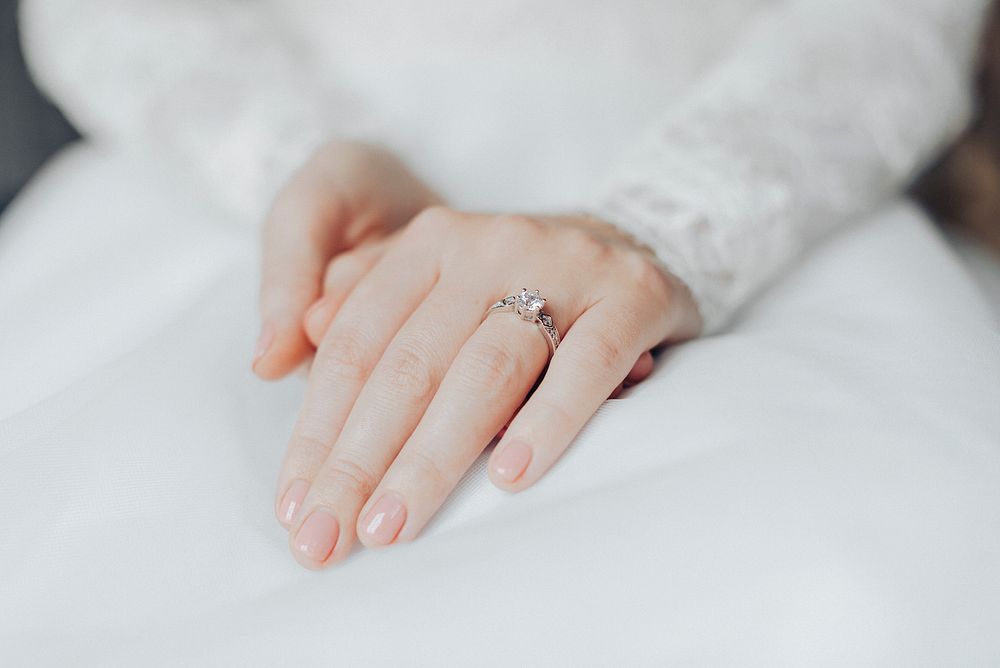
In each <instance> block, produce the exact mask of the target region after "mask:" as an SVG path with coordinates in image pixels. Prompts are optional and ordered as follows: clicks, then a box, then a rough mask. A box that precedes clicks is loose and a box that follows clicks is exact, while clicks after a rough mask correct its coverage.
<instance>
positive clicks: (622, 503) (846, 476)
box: [0, 0, 1000, 668]
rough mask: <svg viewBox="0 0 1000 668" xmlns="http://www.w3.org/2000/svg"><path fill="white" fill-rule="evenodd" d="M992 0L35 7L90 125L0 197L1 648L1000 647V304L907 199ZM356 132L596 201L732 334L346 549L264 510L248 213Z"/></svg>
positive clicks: (555, 203)
mask: <svg viewBox="0 0 1000 668" xmlns="http://www.w3.org/2000/svg"><path fill="white" fill-rule="evenodd" d="M982 5H983V3H981V2H964V1H962V0H906V1H904V0H829V1H828V2H822V1H820V0H815V1H808V0H800V1H789V2H755V1H753V0H671V1H664V2H654V1H650V2H639V1H638V0H633V1H628V2H625V1H622V2H613V3H612V2H604V3H602V2H597V1H596V0H595V1H593V2H591V1H589V0H587V1H581V2H570V1H568V0H566V1H558V0H536V1H535V2H530V3H529V2H515V1H514V0H498V1H497V2H462V3H458V2H456V3H444V2H435V1H433V0H414V1H413V2H403V1H398V2H392V3H390V2H365V1H364V0H350V1H345V2H321V1H320V0H315V1H314V2H307V1H306V0H285V1H283V2H280V3H279V2H278V1H277V0H275V2H273V3H265V2H254V1H253V0H242V1H239V2H224V1H223V0H217V1H211V2H210V1H209V0H189V1H187V2H182V1H180V0H178V1H174V2H170V1H168V0H88V1H87V2H78V3H71V2H68V1H66V0H26V1H25V2H23V3H22V5H21V6H22V11H23V15H24V22H23V25H24V29H25V33H24V35H25V38H26V40H27V46H28V54H29V58H30V60H31V65H32V67H33V69H34V71H35V73H36V75H37V77H38V78H39V80H40V82H41V84H42V85H43V87H44V88H45V89H46V90H47V91H49V92H50V94H51V95H52V96H53V97H54V98H55V99H56V100H57V101H58V102H59V103H60V104H61V105H62V107H63V108H64V109H65V110H66V111H67V113H68V114H69V115H70V117H71V118H72V119H73V120H74V121H75V122H76V123H77V124H78V126H79V127H81V128H82V129H84V130H85V131H86V132H87V133H88V135H90V137H91V139H90V140H88V141H86V142H83V143H81V144H79V145H76V146H74V147H72V148H71V149H69V150H68V151H66V152H64V153H63V154H62V155H60V156H59V157H57V158H56V159H55V160H54V161H53V162H52V163H50V164H49V165H48V167H47V168H46V169H45V170H43V172H42V173H41V174H40V175H39V176H38V177H37V178H36V179H35V180H34V181H33V182H32V183H31V184H30V186H29V187H28V188H27V189H26V190H25V191H24V192H23V193H22V194H21V195H19V197H18V198H17V200H15V202H14V203H13V204H12V205H11V206H10V207H9V208H8V209H7V210H6V211H5V213H4V215H3V218H2V220H0V474H2V483H0V665H3V666H21V665H74V666H102V667H103V666H136V665H141V666H151V665H154V666H155V665H169V666H176V665H185V666H187V665H190V666H230V665H235V666H285V665H291V666H313V665H331V664H332V665H343V666H355V665H364V666H411V665H412V666H435V667H438V666H487V667H489V666H512V665H516V666H522V665H523V666H546V667H548V666H662V665H682V666H683V665H740V666H743V665H759V666H768V667H769V668H770V667H774V666H827V665H829V666H838V667H839V666H907V667H909V666H934V667H936V666H942V665H948V666H951V665H955V666H995V665H998V664H1000V638H998V636H997V634H996V629H997V628H1000V569H998V568H997V564H998V555H1000V411H998V410H997V407H998V406H1000V382H998V379H1000V327H998V324H997V321H996V319H995V318H994V317H993V315H992V314H991V313H990V310H989V308H988V307H987V305H986V304H985V303H984V301H983V300H982V298H981V297H980V296H979V295H978V294H977V293H976V291H975V289H974V287H973V285H972V284H971V282H970V280H969V277H968V276H967V275H966V274H965V272H964V270H963V268H962V266H961V265H960V263H959V262H958V261H957V260H956V259H955V258H954V256H953V255H952V253H951V251H950V249H949V247H948V246H947V244H946V243H944V242H943V240H942V239H941V238H940V235H939V233H938V232H937V231H936V229H935V228H934V226H933V224H932V223H931V222H930V221H929V220H927V218H926V217H925V216H923V215H922V214H921V212H920V211H919V210H917V209H916V208H915V207H913V206H912V205H910V204H907V203H906V202H905V201H904V200H903V199H902V198H901V197H900V190H901V188H902V185H903V184H904V183H905V182H906V181H907V179H908V178H909V176H910V174H912V173H913V171H914V170H916V169H919V167H920V166H921V165H922V164H924V163H925V161H926V159H927V158H928V156H930V155H932V154H933V153H934V151H935V149H936V148H937V147H938V146H940V145H941V144H942V143H944V142H947V141H948V140H949V139H950V138H951V137H953V136H954V135H955V133H956V132H957V131H958V130H959V129H960V128H961V127H962V125H963V123H964V122H965V121H966V119H967V118H968V115H969V110H970V100H969V96H968V91H967V87H968V79H969V77H970V75H971V64H970V61H971V55H972V53H973V44H974V41H975V40H974V38H975V34H976V30H977V22H978V20H979V16H980V13H981V10H982ZM331 134H341V135H347V136H357V137H365V138H370V139H376V140H378V141H382V142H384V143H386V144H388V145H389V146H391V147H392V148H394V149H396V150H397V151H398V152H399V153H401V154H402V155H403V156H404V157H405V158H406V159H407V160H408V161H409V162H411V163H412V165H413V166H414V167H415V168H416V170H417V171H418V172H419V173H420V174H422V175H423V176H425V177H426V178H427V179H428V180H429V181H431V182H432V183H433V185H434V186H435V187H437V188H438V189H439V190H441V191H443V192H444V193H445V194H446V195H447V196H448V198H449V199H450V200H451V201H452V202H453V203H454V204H455V205H456V206H461V207H470V208H481V209H489V210H505V211H529V212H530V211H534V210H540V209H576V208H587V209H592V210H594V211H596V212H599V213H601V214H602V215H605V216H606V217H608V218H609V219H611V220H614V221H615V222H617V223H619V224H621V225H622V226H625V227H627V228H628V229H630V230H633V231H635V232H636V233H637V234H638V235H640V236H641V237H642V238H644V239H645V240H647V241H649V242H650V243H651V244H652V245H653V246H655V247H656V249H657V250H658V252H659V253H660V255H661V257H662V258H663V260H664V261H665V262H667V263H668V264H669V265H670V266H671V267H672V268H673V269H674V270H675V271H677V272H678V273H679V274H680V275H681V276H683V277H684V278H685V280H687V281H688V282H689V283H690V284H691V285H692V287H693V288H694V290H695V292H696V294H697V295H698V298H699V303H700V304H701V307H702V309H703V310H704V311H705V313H706V315H707V316H708V318H709V322H710V324H711V327H712V331H715V332H717V334H716V335H715V336H708V337H702V338H700V339H698V340H696V341H693V342H690V343H687V344H684V345H683V346H678V347H676V348H674V349H672V350H670V351H668V352H667V353H666V354H664V355H661V356H659V357H658V360H657V364H658V368H657V369H656V371H655V372H654V373H653V374H652V375H651V376H650V378H649V379H648V380H646V381H644V382H643V383H641V384H640V385H638V386H636V387H634V388H630V389H629V390H627V391H626V392H625V393H624V394H623V396H622V398H620V399H616V400H609V401H607V402H605V403H604V404H603V405H602V406H601V408H600V409H599V410H598V411H597V413H596V414H595V415H594V417H593V418H592V419H591V421H590V422H589V423H588V425H587V427H586V428H585V429H584V431H583V432H582V434H581V435H580V436H579V437H578V438H577V439H576V440H575V441H574V443H573V445H572V447H571V448H570V449H569V450H568V451H567V452H566V454H565V455H564V456H563V457H562V458H561V459H560V461H559V462H558V463H557V464H556V466H555V467H554V468H553V469H552V470H551V471H550V472H549V473H548V474H547V475H546V476H545V477H544V478H543V479H542V480H541V481H539V482H538V484H536V485H534V486H533V487H532V488H531V489H530V490H526V491H525V492H524V493H521V494H517V495H509V494H506V493H503V492H500V491H499V490H497V489H496V488H495V487H493V486H492V485H491V484H489V482H488V480H487V478H486V476H485V468H484V466H485V465H484V460H483V458H481V459H480V461H479V462H477V464H476V465H475V466H474V467H473V469H472V470H471V471H470V472H469V474H468V475H467V476H466V477H465V479H464V480H463V481H462V483H461V484H460V485H459V487H458V489H457V490H456V492H455V493H454V494H453V495H452V497H451V498H450V499H449V501H448V503H447V504H446V506H445V507H444V508H443V509H442V511H441V512H440V513H439V514H438V516H437V517H436V518H435V519H434V521H433V522H432V523H431V524H430V525H429V526H428V527H427V529H426V531H425V532H424V534H423V535H422V536H421V538H420V539H419V540H417V541H415V542H414V543H412V544H408V545H399V546H394V547H393V548H391V549H388V550H381V551H368V550H361V549H359V550H358V551H357V552H356V553H355V554H353V555H351V556H350V557H349V558H348V559H347V560H346V561H345V562H344V563H343V564H341V565H339V566H338V567H337V568H334V569H328V570H326V571H324V572H322V573H319V574H317V573H313V572H308V571H305V570H304V569H302V568H301V567H299V566H298V565H297V564H296V563H295V562H294V561H293V560H292V559H291V557H290V556H289V554H288V550H287V545H286V540H287V537H286V535H285V532H284V530H283V529H281V527H280V526H279V525H278V523H277V522H276V521H275V519H274V517H273V508H272V505H273V504H272V501H273V495H274V489H273V487H274V483H275V477H276V475H277V471H278V466H279V464H280V460H281V457H282V454H283V449H284V444H285V442H286V441H287V437H288V434H289V432H290V429H291V426H292V424H293V423H294V419H295V413H296V410H297V409H298V406H299V405H300V404H301V396H302V392H303V386H304V381H303V379H302V378H296V377H293V378H289V379H286V380H285V381H283V382H282V383H279V384H264V383H261V382H259V381H258V380H257V379H255V378H254V377H253V375H252V373H251V372H250V370H249V368H248V366H249V364H248V362H249V355H250V351H251V350H252V347H253V339H254V337H255V335H256V328H257V325H258V323H257V316H256V309H255V305H254V302H255V292H256V286H257V282H258V258H257V247H258V243H257V238H256V236H257V235H256V229H255V225H254V223H255V222H257V221H259V219H260V218H261V213H262V211H263V209H264V208H265V207H266V204H267V201H268V199H269V198H270V196H271V195H272V193H273V192H274V190H275V188H277V187H278V186H279V184H280V182H281V180H282V179H283V178H284V177H285V176H286V175H287V174H288V172H289V170H290V169H292V168H294V167H295V166H296V165H297V163H298V162H299V161H300V160H302V159H303V157H304V156H305V154H306V153H307V152H308V151H309V150H310V149H311V148H312V146H313V145H314V144H315V143H316V142H317V141H320V140H321V139H324V138H326V137H327V136H328V135H331ZM630 146H631V147H632V148H629V147H630ZM220 204H221V205H222V206H220ZM837 226H841V228H842V229H839V230H836V232H835V233H834V228H835V227H837ZM827 231H829V232H831V234H829V235H828V238H826V239H823V240H817V241H816V242H815V243H813V244H812V248H811V249H810V251H809V253H808V257H807V259H806V261H804V262H799V263H795V262H790V261H791V259H792V258H793V257H794V256H795V255H797V254H799V252H800V251H801V250H802V249H803V248H805V246H806V245H807V244H808V243H809V242H810V241H812V240H814V239H816V238H817V237H819V236H821V235H823V234H824V233H825V232H827ZM771 279H773V283H774V285H773V286H772V287H771V288H770V289H768V290H766V291H763V292H762V294H761V296H760V297H759V298H758V299H755V300H751V301H749V302H747V301H746V298H747V296H748V295H750V294H751V293H752V292H754V291H755V289H756V288H758V287H759V286H762V285H763V284H764V283H765V282H768V281H770V280H771ZM539 287H541V288H543V290H544V286H539ZM741 303H743V304H744V308H743V309H742V310H741V312H740V314H739V315H738V317H730V316H732V315H733V314H734V311H735V309H736V308H737V306H738V305H740V304H741ZM727 322H728V325H727V324H726V323H727ZM723 325H726V326H725V327H723Z"/></svg>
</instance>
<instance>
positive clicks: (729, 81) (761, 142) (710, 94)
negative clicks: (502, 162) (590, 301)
mask: <svg viewBox="0 0 1000 668" xmlns="http://www.w3.org/2000/svg"><path fill="white" fill-rule="evenodd" d="M986 5H987V2H985V0H789V1H788V2H786V3H784V4H782V5H779V6H777V7H776V8H775V9H774V10H773V11H771V12H770V13H768V14H767V15H766V16H765V17H762V18H761V20H760V21H759V22H758V23H754V24H753V25H752V26H751V27H750V28H748V30H747V32H746V33H745V35H744V37H743V39H742V40H741V41H740V42H739V43H738V44H736V45H734V47H733V50H732V52H731V55H730V56H729V57H728V58H727V59H726V60H725V61H724V62H723V63H721V64H720V66H719V67H718V68H717V69H716V70H715V71H713V72H712V73H711V74H709V75H708V76H707V77H706V78H705V79H704V80H703V81H701V82H700V83H699V84H698V85H697V86H696V87H695V88H694V89H693V90H692V91H691V92H690V94H688V95H686V96H685V97H684V98H683V99H681V100H678V103H677V105H676V106H675V107H673V108H672V109H671V110H670V111H669V112H668V114H667V115H666V116H665V117H664V118H662V119H661V120H660V121H658V122H657V124H656V125H655V127H653V128H651V129H650V131H649V133H648V134H647V135H646V136H644V137H643V138H641V140H640V141H639V143H638V144H637V145H636V146H635V147H633V149H632V150H631V151H630V152H629V153H627V154H626V155H625V156H624V157H623V158H622V160H621V161H620V162H619V163H617V164H615V165H613V166H612V169H611V170H610V174H609V175H608V178H607V180H606V181H605V183H604V184H603V185H602V186H601V187H600V188H599V189H597V191H596V192H597V195H596V197H595V199H594V200H593V201H592V202H591V203H590V205H591V206H590V210H591V211H593V212H594V213H595V214H596V215H598V216H600V217H602V218H604V219H605V220H607V221H609V222H612V223H615V224H616V225H618V226H619V227H621V228H622V229H624V230H625V231H627V232H630V233H632V235H634V236H635V237H636V238H638V239H639V240H640V241H642V242H645V243H646V244H647V245H649V246H650V247H651V248H652V249H653V250H655V251H656V253H657V256H658V258H659V259H660V260H661V261H662V262H663V263H664V264H665V265H666V266H667V267H668V268H669V269H670V270H671V271H672V272H673V273H674V274H676V275H677V276H678V277H679V278H681V279H682V280H683V281H685V282H686V283H687V284H688V286H689V287H690V288H691V290H692V292H693V293H694V296H695V299H696V300H697V302H698V305H699V307H700V309H701V311H702V316H703V318H704V320H705V323H706V327H705V331H706V333H711V332H714V331H717V330H718V329H719V328H721V327H722V326H723V325H725V324H726V323H727V321H728V320H729V318H730V316H731V315H732V314H733V312H734V311H735V310H736V309H737V308H738V307H739V306H740V305H741V304H742V303H743V302H744V301H746V299H747V298H748V297H749V296H750V295H752V294H753V293H754V292H755V291H756V290H757V289H758V288H760V287H761V286H762V285H763V284H765V283H766V282H767V281H768V280H770V279H772V278H773V277H774V276H775V275H776V273H777V272H778V271H779V270H780V269H781V268H783V267H784V266H785V265H786V264H787V263H788V262H789V261H790V260H791V259H792V258H793V257H794V256H795V255H796V254H798V253H800V252H801V251H802V250H803V249H804V248H805V247H806V246H807V244H808V243H810V242H811V241H813V240H815V239H816V238H818V237H820V236H821V235H823V234H824V233H826V232H828V231H830V230H831V229H832V228H833V227H835V226H836V225H838V224H840V223H843V222H845V221H848V220H850V219H852V218H856V217H857V216H858V215H859V214H861V213H863V212H864V211H865V210H867V209H871V208H873V207H874V206H876V205H877V204H879V203H880V202H881V201H884V200H885V199H887V198H888V197H890V196H892V195H894V194H896V193H899V192H901V191H902V189H903V188H904V187H905V186H906V184H907V183H908V182H909V181H910V180H911V179H912V177H913V176H914V175H915V172H916V170H918V169H920V168H921V167H922V166H924V165H925V164H926V163H927V162H928V160H929V159H930V158H932V157H933V156H934V154H935V152H936V151H938V150H939V149H940V148H941V147H942V145H943V144H944V143H946V142H948V141H949V140H951V139H953V138H954V137H955V136H956V135H957V134H958V133H959V132H960V131H961V129H962V128H963V127H964V126H965V124H966V123H967V122H968V120H969V117H970V113H971V107H972V78H973V77H972V69H973V60H974V54H975V52H976V46H977V43H978V41H979V32H980V29H981V27H982V21H983V18H984V11H985V8H986Z"/></svg>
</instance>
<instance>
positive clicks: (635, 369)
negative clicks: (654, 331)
mask: <svg viewBox="0 0 1000 668" xmlns="http://www.w3.org/2000/svg"><path fill="white" fill-rule="evenodd" d="M651 373H653V353H651V352H649V351H648V350H646V351H644V352H643V353H642V354H641V355H639V359H638V360H636V362H635V364H633V365H632V370H631V371H629V372H628V375H627V376H625V387H629V386H630V385H635V384H636V383H641V382H642V381H644V380H646V379H647V378H649V374H651Z"/></svg>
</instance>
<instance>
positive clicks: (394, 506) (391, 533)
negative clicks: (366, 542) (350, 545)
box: [365, 494, 406, 545]
mask: <svg viewBox="0 0 1000 668" xmlns="http://www.w3.org/2000/svg"><path fill="white" fill-rule="evenodd" d="M405 521H406V506H404V505H403V501H402V500H401V499H400V498H399V497H398V496H396V495H395V494H386V495H384V496H383V497H382V498H381V499H379V500H378V502H377V503H376V504H375V505H374V506H372V509H371V510H369V511H368V515H367V517H365V535H366V536H368V537H369V538H371V539H372V540H373V541H375V542H376V543H378V544H379V545H388V544H389V543H391V542H392V541H394V540H396V536H398V535H399V530H400V529H402V528H403V522H405Z"/></svg>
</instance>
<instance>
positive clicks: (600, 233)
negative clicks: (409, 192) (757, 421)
mask: <svg viewBox="0 0 1000 668" xmlns="http://www.w3.org/2000/svg"><path fill="white" fill-rule="evenodd" d="M522 286H524V287H528V288H529V289H533V288H538V289H540V290H541V292H542V296H543V297H545V298H547V299H548V302H547V304H546V306H545V311H546V312H547V313H549V314H550V315H551V316H552V318H553V319H554V321H555V323H556V325H557V326H558V327H559V329H560V331H561V332H562V333H563V336H564V338H563V342H562V344H561V345H560V347H559V348H558V350H557V351H556V353H555V355H554V356H553V357H552V359H551V362H550V363H549V364H548V369H547V371H546V372H545V376H544V378H543V380H542V381H541V383H540V384H539V385H538V387H537V389H535V391H534V393H533V394H532V395H531V396H530V398H529V399H528V400H527V402H525V403H524V405H523V406H522V402H524V400H525V398H526V396H527V395H528V393H529V391H530V390H531V389H532V387H533V385H534V384H535V381H536V380H537V379H538V377H539V375H540V374H541V373H542V371H543V369H544V368H545V367H546V362H547V361H548V359H549V350H548V345H547V343H546V340H545V336H544V335H543V334H542V333H541V332H540V331H539V330H538V328H537V327H536V326H535V325H533V324H530V323H527V322H524V321H523V320H520V319H518V318H517V317H514V316H513V315H511V314H510V313H497V314H494V315H491V316H489V317H488V318H486V319H485V320H483V314H484V311H485V310H486V308H487V307H488V306H489V305H491V304H492V303H493V302H495V301H496V300H498V299H500V298H502V297H505V296H507V295H511V294H515V293H516V292H519V291H520V288H521V287H522ZM700 327H701V321H700V318H699V315H698V312H697V309H696V307H695V305H694V303H693V301H692V298H691V296H690V294H689V292H688V290H687V289H686V287H685V286H684V285H683V284H682V283H681V282H680V281H679V280H677V279H676V278H674V277H673V276H671V275H670V274H669V273H667V272H665V271H664V270H662V269H661V268H660V267H658V265H657V264H656V263H655V261H654V260H653V258H652V256H651V254H649V253H648V252H647V251H645V250H644V249H642V248H640V247H638V246H636V245H634V244H632V243H631V242H629V241H628V240H627V239H626V238H625V237H624V236H622V235H621V234H619V233H618V232H617V231H616V229H615V228H613V227H612V226H610V225H607V224H604V223H600V222H598V221H594V220H593V219H590V218H586V217H563V218H542V217H527V216H496V215H478V214H467V213H459V212H456V211H452V210H448V209H445V208H442V207H435V208H431V209H428V210H426V211H424V212H423V213H421V214H420V215H419V216H418V217H417V218H416V219H414V220H413V222H411V223H410V224H409V225H407V226H406V227H405V228H404V229H403V230H401V231H400V232H399V233H398V234H397V235H395V237H394V238H393V239H392V240H390V241H389V242H387V243H386V245H385V246H384V248H383V250H382V252H381V254H380V256H379V258H378V259H377V260H376V261H375V262H374V263H373V265H372V266H371V267H370V269H369V270H368V271H367V272H366V273H365V274H364V276H363V277H362V278H361V279H360V280H358V281H357V282H356V283H355V284H354V285H353V289H352V290H351V291H350V294H349V295H348V296H347V298H346V299H345V300H344V302H343V303H342V304H341V305H340V306H339V308H338V309H337V310H336V313H335V314H334V315H333V317H332V320H331V321H330V323H329V326H328V327H327V328H325V332H324V333H323V334H322V339H321V340H320V341H319V348H318V350H317V352H316V357H315V360H314V362H313V366H312V369H311V372H310V376H309V384H308V388H307V391H306V397H305V401H304V404H303V406H302V409H301V411H300V414H299V417H298V421H297V423H296V426H295V429H294V431H293V435H292V437H291V440H290V443H289V447H288V453H287V456H286V459H285V462H284V465H283V467H282V471H281V475H280V478H279V483H278V497H277V499H276V512H277V514H278V518H279V520H281V521H282V523H283V524H285V525H286V527H288V528H289V530H290V531H289V543H290V547H291V550H292V553H293V554H294V555H295V557H296V559H298V560H299V562H300V563H302V564H303V565H305V566H307V567H309V568H319V567H322V566H324V565H326V564H329V563H333V562H336V561H338V560H340V559H342V558H343V557H345V556H346V555H347V554H348V553H349V552H350V550H351V547H352V545H353V543H354V541H355V539H356V537H357V538H360V540H361V542H362V543H364V544H365V545H367V546H370V547H376V546H382V545H387V544H390V543H393V542H397V541H408V540H412V539H413V538H414V537H415V536H416V535H417V534H418V533H419V532H420V530H421V529H422V528H423V527H424V525H425V524H426V523H427V522H428V520H429V519H430V518H431V517H432V516H433V514H434V513H435V512H436V511H437V509H438V508H439V507H440V505H441V503H442V502H443V501H444V499H445V498H446V497H447V495H448V494H449V493H450V492H451V490H452V489H453V487H454V486H455V484H456V483H457V482H458V480H459V479H460V477H461V476H462V474H463V473H464V472H465V471H466V470H467V469H468V467H469V466H470V465H471V464H472V462H473V461H474V460H475V458H476V457H477V456H478V455H479V453H480V452H482V450H483V449H484V448H485V446H486V445H488V443H489V442H490V440H491V439H492V438H493V436H494V435H495V434H496V433H497V431H498V430H499V429H500V428H501V427H502V426H503V424H504V423H505V422H506V421H507V419H508V418H509V417H510V416H511V415H512V414H514V413H515V411H516V412H517V415H516V416H515V417H514V419H513V420H512V421H511V423H510V425H509V428H508V429H507V431H506V433H505V434H504V435H503V437H502V438H501V440H500V442H499V443H498V445H497V447H496V449H495V451H494V452H493V454H492V456H491V458H490V464H489V475H490V478H491V480H492V481H493V482H494V483H495V484H496V485H498V486H499V487H501V488H503V489H506V490H510V491H517V490H521V489H524V488H525V487H527V486H529V485H531V484H532V483H533V482H535V481H536V480H538V479H539V477H540V476H542V474H544V473H545V471H546V470H547V469H548V468H549V467H550V466H551V465H552V464H553V462H554V461H555V460H556V459H557V458H558V457H559V455H560V454H561V453H562V452H563V450H565V448H566V447H567V446H568V445H569V443H570V442H571V441H572V440H573V438H574V437H575V436H576V434H577V433H578V432H579V430H580V429H581V427H582V426H583V425H584V423H586V422H587V420H588V419H589V418H590V417H591V415H592V414H593V413H594V411H595V410H596V409H597V407H598V406H599V405H600V404H601V403H602V402H603V401H604V399H605V398H606V397H607V396H608V395H609V393H610V392H612V390H614V388H616V387H617V386H618V385H619V384H620V383H621V382H622V380H623V379H624V378H626V376H627V375H628V374H629V372H630V370H631V369H633V367H634V365H635V363H636V361H637V360H638V359H639V358H640V357H641V356H643V355H644V354H648V353H647V351H649V350H650V349H651V348H653V347H654V346H656V345H658V344H660V343H662V342H672V341H680V340H683V339H686V338H690V337H692V336H695V335H696V334H697V333H698V331H699V330H700ZM519 407H520V410H518V408H519Z"/></svg>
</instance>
